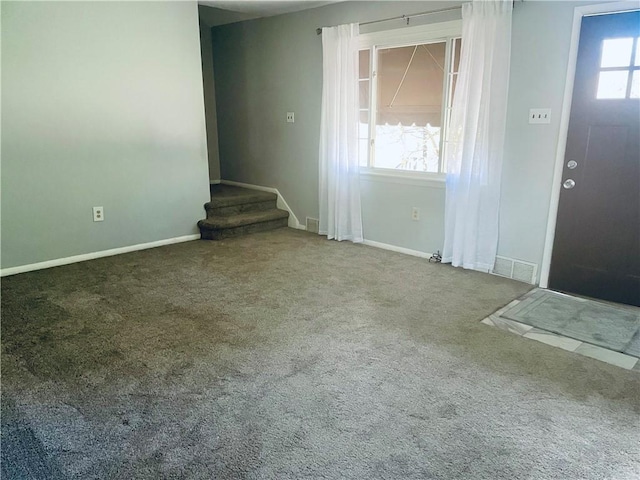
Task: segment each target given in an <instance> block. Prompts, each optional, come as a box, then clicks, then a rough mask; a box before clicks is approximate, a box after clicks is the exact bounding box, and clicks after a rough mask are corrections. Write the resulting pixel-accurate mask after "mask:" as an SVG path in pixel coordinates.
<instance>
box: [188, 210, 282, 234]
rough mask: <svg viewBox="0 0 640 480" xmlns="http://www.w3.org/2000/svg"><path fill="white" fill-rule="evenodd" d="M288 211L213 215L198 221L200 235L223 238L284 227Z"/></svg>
mask: <svg viewBox="0 0 640 480" xmlns="http://www.w3.org/2000/svg"><path fill="white" fill-rule="evenodd" d="M288 222H289V212H287V211H284V210H278V209H277V208H274V209H271V210H264V211H250V212H242V213H238V214H235V215H214V216H210V217H209V218H207V219H205V220H200V221H199V222H198V228H200V237H201V238H202V239H204V240H222V239H224V238H229V237H235V236H238V235H245V234H248V233H255V232H263V231H266V230H273V229H276V228H281V227H286V226H287V224H288Z"/></svg>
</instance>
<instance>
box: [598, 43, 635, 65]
mask: <svg viewBox="0 0 640 480" xmlns="http://www.w3.org/2000/svg"><path fill="white" fill-rule="evenodd" d="M632 47H633V38H608V39H606V40H603V42H602V59H601V60H600V66H601V67H602V68H605V67H628V66H629V65H630V64H631V49H632Z"/></svg>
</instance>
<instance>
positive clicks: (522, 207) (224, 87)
mask: <svg viewBox="0 0 640 480" xmlns="http://www.w3.org/2000/svg"><path fill="white" fill-rule="evenodd" d="M587 3H596V2H538V1H526V2H516V4H515V9H514V17H513V38H512V42H513V43H512V45H513V48H512V71H511V84H510V91H509V109H508V129H507V138H508V140H507V144H506V155H505V166H504V174H503V195H502V208H501V223H500V243H499V247H498V254H499V255H503V256H508V257H512V258H517V259H520V260H525V261H529V262H533V263H536V264H540V262H541V260H542V250H543V245H544V236H545V230H546V220H547V214H548V207H549V198H550V194H551V181H552V175H553V164H554V159H555V149H556V145H557V140H558V129H559V115H560V109H561V105H562V97H563V92H564V83H565V77H566V69H567V62H568V54H569V42H570V36H571V26H572V18H573V8H574V7H575V6H577V5H583V4H587ZM600 3H602V2H600ZM453 5H455V4H452V2H409V3H407V2H348V3H341V4H336V5H332V6H327V7H322V8H318V9H314V10H309V11H305V12H300V13H295V14H290V15H283V16H279V17H273V18H266V19H259V20H251V21H247V22H242V23H238V24H233V25H226V26H221V27H216V28H214V29H213V45H214V63H215V66H216V82H217V92H216V93H217V100H218V124H219V133H220V158H221V170H222V178H224V179H227V180H235V181H240V182H246V183H253V184H257V185H265V186H272V187H277V188H278V189H279V190H280V192H281V193H282V194H283V196H284V197H285V199H286V200H287V202H288V203H289V205H290V206H291V207H292V208H293V210H294V212H295V214H296V216H297V217H298V218H299V219H301V221H302V220H303V219H304V218H305V217H306V216H310V217H316V218H317V216H318V173H317V172H318V141H319V127H320V102H321V92H322V44H321V39H320V37H317V36H316V34H315V28H316V27H319V26H324V25H336V24H341V23H347V22H352V21H358V22H364V21H367V20H372V19H379V18H386V17H389V16H393V15H399V14H405V13H412V12H420V11H426V10H435V9H439V8H443V7H448V6H453ZM389 26H390V25H389ZM532 107H533V108H535V107H550V108H551V109H552V123H551V125H529V124H528V123H527V114H528V109H529V108H532ZM287 111H295V113H296V123H295V124H287V123H286V122H285V113H286V112H287ZM362 190H363V192H362V196H363V216H364V233H365V238H366V239H367V240H373V241H378V242H383V243H388V244H392V245H396V246H400V247H404V248H409V249H413V250H418V251H422V252H433V251H435V250H438V249H441V248H442V242H443V210H444V189H443V188H442V185H436V186H434V185H433V184H429V185H423V186H420V185H419V184H416V183H415V182H410V184H408V185H404V184H399V183H397V182H393V183H389V182H384V181H381V180H380V179H379V178H372V177H369V176H366V177H365V176H363V182H362ZM413 206H417V207H419V208H420V209H421V220H420V221H419V222H413V221H411V218H410V214H411V207H413Z"/></svg>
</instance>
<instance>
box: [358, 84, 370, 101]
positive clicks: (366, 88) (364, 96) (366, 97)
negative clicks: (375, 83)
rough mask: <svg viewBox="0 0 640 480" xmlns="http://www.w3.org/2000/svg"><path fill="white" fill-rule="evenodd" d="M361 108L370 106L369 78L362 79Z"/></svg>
mask: <svg viewBox="0 0 640 480" xmlns="http://www.w3.org/2000/svg"><path fill="white" fill-rule="evenodd" d="M358 83H359V84H360V108H369V80H360V82H358Z"/></svg>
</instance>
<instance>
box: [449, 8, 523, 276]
mask: <svg viewBox="0 0 640 480" xmlns="http://www.w3.org/2000/svg"><path fill="white" fill-rule="evenodd" d="M512 10H513V5H512V2H511V0H474V1H473V3H469V4H465V5H463V7H462V51H461V56H460V68H459V74H458V81H457V86H456V91H455V95H454V99H453V108H452V112H451V123H450V127H449V136H448V144H447V149H446V162H447V183H446V202H445V244H444V248H443V254H442V261H443V262H445V263H451V264H452V265H454V266H456V267H459V266H461V267H463V268H468V269H474V270H482V271H490V270H492V269H493V265H494V263H495V257H496V252H497V247H498V221H499V217H498V215H499V208H500V180H501V174H502V157H503V149H504V138H505V125H506V115H507V94H508V90H509V64H510V55H511V14H512Z"/></svg>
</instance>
